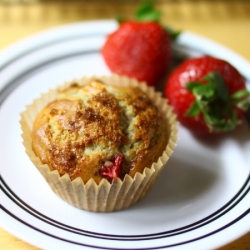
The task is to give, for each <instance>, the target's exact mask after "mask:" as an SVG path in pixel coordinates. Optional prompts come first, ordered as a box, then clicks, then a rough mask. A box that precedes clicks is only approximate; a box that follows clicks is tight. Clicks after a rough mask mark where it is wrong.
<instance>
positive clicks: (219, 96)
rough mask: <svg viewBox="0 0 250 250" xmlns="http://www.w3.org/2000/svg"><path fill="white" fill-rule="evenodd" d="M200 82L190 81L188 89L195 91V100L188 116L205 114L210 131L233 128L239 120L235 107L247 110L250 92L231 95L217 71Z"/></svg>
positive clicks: (244, 91)
mask: <svg viewBox="0 0 250 250" xmlns="http://www.w3.org/2000/svg"><path fill="white" fill-rule="evenodd" d="M202 82H203V83H205V84H201V83H200V82H189V83H187V84H186V89H187V90H188V91H190V92H192V93H193V95H194V96H195V102H194V103H193V104H192V105H191V107H190V108H189V110H188V111H187V113H186V116H197V115H199V114H200V113H202V114H203V117H204V120H205V122H206V124H207V126H208V128H209V129H210V131H216V132H219V131H230V130H233V129H234V128H235V127H236V125H237V123H238V121H237V115H236V109H235V107H237V108H239V109H242V110H244V111H245V110H247V109H248V108H249V106H250V100H249V99H247V97H250V92H249V91H247V90H241V91H238V92H236V93H234V94H233V95H231V96H230V95H229V92H228V89H227V87H226V85H225V83H224V81H223V79H222V77H221V76H220V74H218V73H217V72H210V73H209V74H208V75H206V76H205V77H203V79H202Z"/></svg>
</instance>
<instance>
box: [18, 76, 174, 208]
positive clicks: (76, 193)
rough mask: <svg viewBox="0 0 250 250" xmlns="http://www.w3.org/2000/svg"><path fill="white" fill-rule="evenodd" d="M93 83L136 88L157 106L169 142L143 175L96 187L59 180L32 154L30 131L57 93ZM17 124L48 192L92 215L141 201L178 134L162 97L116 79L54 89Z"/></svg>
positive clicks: (90, 183) (142, 86)
mask: <svg viewBox="0 0 250 250" xmlns="http://www.w3.org/2000/svg"><path fill="white" fill-rule="evenodd" d="M96 79H98V80H101V81H102V82H104V83H107V84H111V85H117V86H133V87H139V88H140V89H141V90H143V91H144V92H145V93H146V94H147V95H148V96H149V98H150V99H151V101H152V102H153V103H154V104H155V105H156V106H157V108H158V109H159V111H160V112H161V114H162V117H165V118H166V119H165V120H166V123H167V129H168V136H169V140H168V144H167V145H166V148H165V150H164V151H163V152H162V155H161V156H160V157H159V159H158V161H157V162H154V163H153V164H152V166H151V167H150V168H145V169H144V171H143V173H139V172H138V173H136V174H135V176H134V177H133V178H132V177H131V176H129V175H126V176H125V177H124V179H123V180H121V179H119V178H118V179H115V180H114V181H113V182H112V183H109V182H108V181H107V180H106V179H102V181H101V182H100V183H99V184H97V183H96V182H95V181H94V180H93V179H90V180H89V181H88V182H87V183H83V181H82V179H81V178H80V177H78V178H76V179H74V180H73V181H72V180H71V179H70V177H69V175H68V174H65V175H63V176H60V175H59V173H58V171H57V170H53V171H51V170H50V168H49V166H48V165H47V164H42V162H41V161H40V159H39V158H38V157H37V156H36V155H35V153H34V152H33V150H32V138H31V131H32V126H33V122H34V120H35V118H36V116H37V115H38V114H39V112H41V110H42V109H43V108H44V107H45V106H46V105H47V104H48V103H49V102H51V101H52V100H54V99H56V98H57V94H58V91H59V90H62V89H65V88H67V87H69V86H70V85H71V84H72V83H78V84H79V85H84V84H87V83H88V82H89V81H91V80H96ZM20 124H21V128H22V138H23V145H24V147H25V151H26V153H27V155H28V156H29V158H30V160H31V161H32V162H33V164H34V165H35V167H36V168H37V169H38V170H39V171H40V173H41V174H42V176H43V177H44V178H45V180H46V181H47V183H48V184H49V186H50V187H51V189H52V190H53V191H54V192H55V193H56V194H57V195H58V196H59V197H61V198H62V199H63V200H65V201H66V202H68V203H69V204H71V205H73V206H75V207H78V208H80V209H85V210H88V211H93V212H111V211H117V210H121V209H125V208H127V207H129V206H131V205H132V204H134V203H135V202H137V201H138V200H140V199H141V198H143V197H144V196H145V195H146V194H147V193H148V191H149V190H150V189H151V188H152V186H153V185H154V183H155V181H156V179H157V177H158V175H159V174H160V172H161V170H162V169H163V167H164V165H165V164H166V163H167V161H168V159H169V157H170V156H171V154H172V153H173V150H174V148H175V145H176V141H177V133H178V130H177V121H176V116H175V115H174V113H173V112H172V108H171V107H170V106H169V105H168V103H167V100H166V99H164V98H162V96H161V93H159V92H156V91H155V90H154V88H152V87H148V86H147V85H146V84H145V83H138V82H137V81H136V80H134V79H129V78H127V77H121V76H118V75H112V76H104V77H92V78H82V79H75V80H74V81H72V82H67V83H65V84H64V85H62V86H59V87H58V88H56V89H52V90H49V91H48V92H47V93H45V94H42V95H41V96H40V97H39V98H38V99H35V100H34V102H33V103H32V104H30V105H28V106H26V109H25V111H24V112H22V113H21V120H20Z"/></svg>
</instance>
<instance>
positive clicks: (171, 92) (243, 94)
mask: <svg viewBox="0 0 250 250" xmlns="http://www.w3.org/2000/svg"><path fill="white" fill-rule="evenodd" d="M165 96H166V97H167V99H168V100H169V103H170V105H172V106H173V108H174V111H175V113H176V114H177V117H178V120H179V121H180V123H182V124H183V125H184V126H185V127H187V128H188V129H189V130H190V131H191V132H194V133H195V134H200V135H209V134H217V133H220V132H224V131H230V130H233V129H235V127H236V126H237V124H238V123H239V121H240V120H241V118H242V116H243V114H244V111H245V110H247V109H248V108H249V106H250V101H249V100H248V97H249V96H250V92H249V91H247V90H246V86H245V80H244V78H243V77H242V76H241V75H240V73H239V72H238V71H237V70H236V69H235V68H234V67H233V66H232V65H231V64H229V63H228V62H226V61H224V60H221V59H218V58H214V57H210V56H203V57H199V58H191V59H187V60H185V61H184V62H183V63H181V64H180V65H179V66H178V67H177V68H176V69H175V70H174V71H173V72H172V73H171V75H170V76H169V78H168V80H167V82H166V85H165Z"/></svg>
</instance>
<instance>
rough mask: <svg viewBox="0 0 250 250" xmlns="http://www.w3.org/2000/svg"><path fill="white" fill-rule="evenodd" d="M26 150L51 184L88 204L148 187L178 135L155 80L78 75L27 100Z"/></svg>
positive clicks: (113, 201)
mask: <svg viewBox="0 0 250 250" xmlns="http://www.w3.org/2000/svg"><path fill="white" fill-rule="evenodd" d="M21 125H22V130H23V141H24V145H25V147H26V152H27V154H28V155H29V157H30V159H31V160H32V161H33V163H34V164H35V166H36V167H37V168H38V170H39V171H40V172H41V173H42V175H43V176H44V178H45V179H46V180H47V182H48V184H49V185H50V186H51V188H52V190H53V191H54V192H55V193H56V194H57V195H59V196H60V197H61V198H63V199H64V200H65V201H67V202H68V203H70V204H72V205H74V206H76V207H78V208H81V209H86V210H89V211H102V212H107V211H115V210H120V209H123V208H126V207H129V206H130V205H132V204H133V203H135V202H136V201H138V200H139V199H140V198H142V197H143V196H144V195H145V194H146V193H147V192H148V191H149V190H150V188H151V187H152V185H153V183H154V182H155V179H156V177H157V176H158V174H159V173H160V170H161V169H162V167H163V166H164V164H165V163H166V161H167V160H168V158H169V156H170V155H171V153H172V151H173V149H174V147H175V142H176V135H177V128H176V125H177V123H176V120H175V116H174V115H173V114H172V110H171V108H170V107H169V106H168V105H167V102H166V100H165V99H163V98H161V96H160V94H159V93H157V92H155V91H154V90H153V89H152V88H149V87H147V86H146V85H145V84H143V83H137V82H136V81H135V80H131V79H128V78H125V77H119V76H117V75H113V76H111V77H101V78H95V77H93V78H89V79H88V78H83V79H80V80H75V81H73V82H71V83H67V84H65V85H64V86H62V87H58V88H57V89H56V90H51V91H49V92H48V93H46V94H44V95H42V96H41V98H39V99H37V100H35V101H34V103H33V104H31V105H29V106H27V107H26V110H25V111H24V112H23V113H22V119H21Z"/></svg>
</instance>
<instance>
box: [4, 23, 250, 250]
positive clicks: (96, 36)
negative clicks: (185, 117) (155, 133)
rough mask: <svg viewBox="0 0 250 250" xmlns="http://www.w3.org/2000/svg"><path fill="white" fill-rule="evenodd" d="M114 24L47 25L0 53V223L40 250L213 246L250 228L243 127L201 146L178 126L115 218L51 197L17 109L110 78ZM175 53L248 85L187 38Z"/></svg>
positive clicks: (222, 53) (244, 69)
mask: <svg viewBox="0 0 250 250" xmlns="http://www.w3.org/2000/svg"><path fill="white" fill-rule="evenodd" d="M116 27H117V23H116V22H114V21H112V20H106V21H96V22H84V23H77V24H73V25H68V26H63V27H59V28H56V29H52V30H49V31H46V32H43V33H39V34H38V35H35V36H32V37H29V38H27V39H25V40H22V41H20V42H18V43H16V44H14V45H12V46H10V47H8V48H6V49H5V50H3V51H1V53H0V88H1V94H0V102H1V113H0V138H1V140H0V154H1V155H0V168H1V193H0V200H1V205H2V210H1V212H0V222H1V226H2V227H3V228H4V229H5V230H7V231H9V232H10V233H12V234H14V235H15V236H17V237H19V238H21V239H22V240H24V241H27V242H29V243H30V244H33V245H35V246H37V247H39V248H42V249H72V250H74V249H80V248H82V247H85V248H89V249H165V248H167V249H178V250H179V249H199V250H200V249H215V248H218V247H220V246H222V245H224V244H227V243H229V242H230V241H233V240H235V239H236V238H238V237H240V236H242V235H243V234H245V233H247V232H249V230H250V213H249V212H250V209H249V206H250V192H249V190H250V129H249V124H247V122H246V121H244V122H243V124H242V125H241V126H240V127H239V129H236V130H235V131H234V132H232V133H229V134H227V135H221V136H218V137H216V138H207V139H206V140H205V139H203V140H201V139H197V138H195V137H193V136H192V135H191V134H190V133H189V132H188V131H187V130H186V129H185V128H183V127H182V126H180V127H179V130H180V131H179V140H178V145H177V147H176V150H175V152H174V153H173V155H172V156H171V159H170V161H169V162H168V164H167V165H166V166H165V168H164V170H163V172H162V175H161V176H160V177H159V179H158V181H157V183H156V185H155V186H154V188H153V189H152V190H151V192H150V193H149V194H148V195H147V196H146V197H145V198H144V199H142V200H141V201H139V202H138V203H136V204H135V205H133V206H132V207H130V208H129V209H126V210H123V211H119V212H114V213H92V212H87V211H84V210H79V209H77V208H75V207H72V206H70V205H69V204H67V203H65V202H64V201H63V200H61V199H60V198H58V197H57V196H56V195H55V194H54V193H53V192H52V191H51V190H50V188H49V187H48V185H47V184H46V182H45V181H44V179H43V177H42V176H41V175H40V173H39V172H38V171H37V170H36V168H35V167H34V166H33V165H32V163H31V162H30V160H29V159H28V157H27V155H26V154H25V152H24V147H23V145H22V140H21V136H20V134H21V129H20V125H19V120H20V115H19V114H20V112H22V111H23V110H24V109H25V105H27V104H30V103H31V102H32V100H33V99H34V98H37V97H39V96H40V94H41V93H44V92H46V91H47V90H48V89H49V88H54V87H55V86H56V85H58V84H62V83H63V82H65V81H67V80H72V79H73V78H81V77H82V76H92V75H110V74H111V73H110V71H109V69H108V68H107V67H106V65H105V63H104V61H103V59H102V57H101V55H100V48H101V47H102V45H103V43H104V41H105V39H106V35H107V34H108V33H110V32H111V31H113V30H115V29H116ZM176 48H177V49H179V50H181V51H185V53H188V54H189V55H190V56H195V55H200V54H210V55H214V56H217V57H221V58H224V59H226V60H228V61H229V62H231V63H232V64H233V65H234V66H235V67H237V68H238V70H239V71H240V72H241V73H242V74H243V75H244V77H245V78H246V79H247V80H248V83H247V84H248V86H249V80H250V71H249V69H250V64H249V62H248V61H247V60H245V59H244V58H242V57H241V56H239V55H237V54H236V53H234V52H232V51H231V50H229V49H227V48H225V47H223V46H221V45H219V44H216V43H214V42H212V41H210V40H207V39H206V38H203V37H200V36H197V35H195V34H192V33H189V32H183V34H182V35H181V36H180V38H179V41H178V44H177V46H176Z"/></svg>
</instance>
